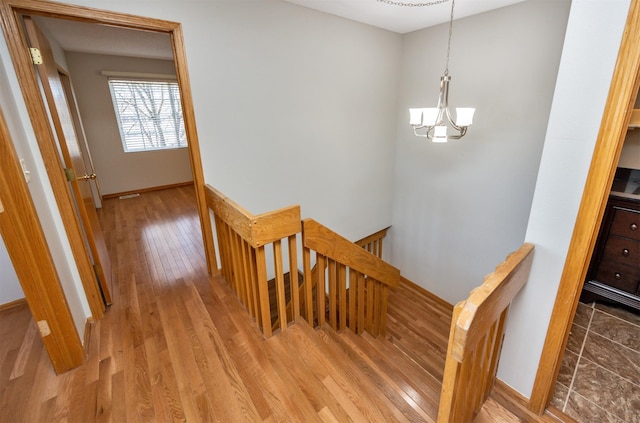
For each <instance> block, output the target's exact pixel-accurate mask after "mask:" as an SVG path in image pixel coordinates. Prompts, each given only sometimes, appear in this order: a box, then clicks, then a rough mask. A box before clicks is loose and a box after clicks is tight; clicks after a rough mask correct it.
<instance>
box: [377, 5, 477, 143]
mask: <svg viewBox="0 0 640 423" xmlns="http://www.w3.org/2000/svg"><path fill="white" fill-rule="evenodd" d="M379 1H380V0H379ZM455 3H456V2H455V0H451V17H450V19H449V39H448V40H447V60H446V64H445V67H444V76H443V77H441V78H440V95H439V97H438V107H430V108H412V109H409V124H410V125H411V126H412V127H413V133H414V134H415V135H416V136H419V137H426V138H427V139H430V140H431V141H433V142H447V140H448V139H454V140H457V139H460V138H462V137H464V135H465V134H466V133H467V128H468V127H469V125H471V123H472V121H473V114H474V112H475V111H476V109H474V108H471V107H457V108H456V119H455V120H454V119H453V117H452V116H451V112H450V111H449V82H451V77H450V76H449V52H450V50H451V33H452V29H453V8H454V6H455ZM431 4H434V3H431ZM431 4H429V3H423V4H420V5H431ZM435 4H437V3H435ZM402 5H404V3H403V4H402ZM407 5H408V4H407ZM449 127H451V128H452V129H453V130H455V131H457V133H454V134H451V135H449V134H448V128H449Z"/></svg>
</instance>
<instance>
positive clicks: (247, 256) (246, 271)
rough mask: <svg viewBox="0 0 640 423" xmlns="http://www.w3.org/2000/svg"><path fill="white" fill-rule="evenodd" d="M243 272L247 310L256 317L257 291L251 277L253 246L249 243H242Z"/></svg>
mask: <svg viewBox="0 0 640 423" xmlns="http://www.w3.org/2000/svg"><path fill="white" fill-rule="evenodd" d="M242 271H243V278H244V286H245V289H246V291H247V310H248V311H249V314H250V315H251V317H255V316H256V314H257V312H256V309H255V308H254V306H255V295H256V293H255V291H254V289H253V278H252V275H251V245H249V243H248V242H246V241H244V240H243V242H242Z"/></svg>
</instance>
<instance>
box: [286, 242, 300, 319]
mask: <svg viewBox="0 0 640 423" xmlns="http://www.w3.org/2000/svg"><path fill="white" fill-rule="evenodd" d="M289 280H290V283H289V289H290V290H291V305H292V308H291V310H292V313H293V316H292V318H293V320H294V321H296V322H297V321H299V320H300V284H299V281H298V246H297V243H296V236H295V235H291V236H289Z"/></svg>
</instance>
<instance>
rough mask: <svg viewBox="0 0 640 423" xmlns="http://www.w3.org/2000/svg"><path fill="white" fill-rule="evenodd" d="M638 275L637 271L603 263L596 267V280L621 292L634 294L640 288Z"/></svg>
mask: <svg viewBox="0 0 640 423" xmlns="http://www.w3.org/2000/svg"><path fill="white" fill-rule="evenodd" d="M638 273H639V272H638V270H637V269H634V268H632V267H627V266H620V265H618V264H615V263H611V262H609V263H608V262H604V261H603V262H601V263H600V266H598V273H597V274H596V280H597V281H599V282H602V283H604V284H607V285H609V286H612V287H614V288H618V289H620V290H622V291H625V292H630V293H632V294H635V293H636V292H637V291H638V288H639V286H640V277H639V275H638Z"/></svg>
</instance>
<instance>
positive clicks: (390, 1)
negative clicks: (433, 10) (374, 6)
mask: <svg viewBox="0 0 640 423" xmlns="http://www.w3.org/2000/svg"><path fill="white" fill-rule="evenodd" d="M448 1H449V0H436V1H430V2H427V3H404V2H401V1H393V0H378V3H385V4H389V5H391V6H402V7H425V6H435V5H436V4H442V3H446V2H448Z"/></svg>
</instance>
